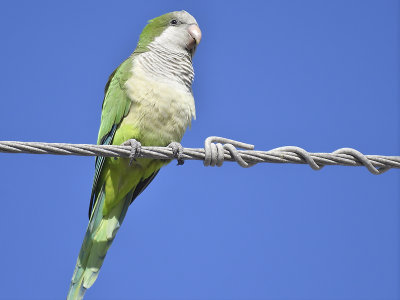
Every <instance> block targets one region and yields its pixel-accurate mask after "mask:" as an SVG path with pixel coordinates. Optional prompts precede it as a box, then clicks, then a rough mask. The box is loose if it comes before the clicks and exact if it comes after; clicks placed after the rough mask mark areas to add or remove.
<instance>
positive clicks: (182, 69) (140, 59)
mask: <svg viewBox="0 0 400 300" xmlns="http://www.w3.org/2000/svg"><path fill="white" fill-rule="evenodd" d="M135 61H136V63H139V64H140V65H141V67H142V68H143V70H145V71H146V72H148V74H149V75H150V76H152V77H154V78H155V79H158V80H163V81H170V82H172V83H175V84H178V85H181V86H182V87H183V88H185V89H187V90H188V91H191V89H192V82H193V79H194V71H193V66H192V59H191V56H190V54H189V53H186V51H185V52H173V51H171V50H170V49H167V48H165V47H163V46H162V45H161V44H159V43H156V42H152V43H150V44H149V45H148V51H147V52H144V53H140V54H138V56H137V57H136V58H135Z"/></svg>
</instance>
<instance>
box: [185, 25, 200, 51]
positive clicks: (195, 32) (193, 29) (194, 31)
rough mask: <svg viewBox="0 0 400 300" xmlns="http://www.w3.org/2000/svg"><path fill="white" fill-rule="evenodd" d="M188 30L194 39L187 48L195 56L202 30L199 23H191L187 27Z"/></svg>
mask: <svg viewBox="0 0 400 300" xmlns="http://www.w3.org/2000/svg"><path fill="white" fill-rule="evenodd" d="M187 31H188V33H189V34H190V36H191V37H192V41H191V42H190V43H189V45H188V46H187V48H188V50H189V52H190V55H191V56H192V57H193V55H194V52H195V51H196V47H197V45H198V44H199V43H200V41H201V30H200V27H199V26H198V25H197V24H191V25H189V27H188V28H187Z"/></svg>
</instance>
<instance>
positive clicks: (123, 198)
mask: <svg viewBox="0 0 400 300" xmlns="http://www.w3.org/2000/svg"><path fill="white" fill-rule="evenodd" d="M201 36H202V33H201V30H200V28H199V25H198V24H197V21H196V20H195V18H194V17H193V16H192V15H191V14H189V13H188V12H186V11H184V10H182V11H174V12H169V13H166V14H163V15H161V16H159V17H156V18H154V19H151V20H149V21H148V23H147V25H146V26H145V27H144V29H143V31H142V33H141V34H140V36H139V41H138V43H137V46H136V49H135V50H134V52H133V53H132V54H131V55H130V56H129V57H128V58H127V59H126V60H125V61H123V62H122V63H121V64H120V65H119V66H118V67H117V68H116V69H115V71H114V72H113V73H112V74H111V75H110V76H109V79H108V82H107V83H106V86H105V91H104V99H103V104H102V112H101V122H100V129H99V133H98V140H97V144H101V145H121V144H124V143H125V142H126V141H131V144H132V146H138V145H143V146H163V147H165V146H168V145H170V144H171V143H172V144H173V143H179V142H180V141H181V139H182V137H183V134H184V132H185V131H186V129H187V128H188V127H190V125H191V122H192V120H193V119H195V118H196V112H195V103H194V97H193V92H192V83H193V79H194V70H193V65H192V58H193V55H194V53H195V51H196V48H197V46H198V45H199V43H200V40H201ZM138 143H140V144H138ZM168 163H169V161H166V160H157V159H149V158H134V159H129V158H121V157H119V158H105V157H99V156H98V157H96V160H95V174H94V180H93V186H92V193H91V197H90V204H89V224H88V227H87V230H86V234H85V236H84V240H83V243H82V246H81V249H80V252H79V256H78V259H77V262H76V266H75V270H74V273H73V276H72V279H71V283H70V288H69V291H68V295H67V300H79V299H83V297H84V295H85V292H86V291H87V289H89V288H90V287H91V286H92V285H93V283H94V282H95V281H96V279H97V277H98V275H99V271H100V268H101V266H102V264H103V262H104V259H105V256H106V253H107V251H108V249H109V247H110V246H111V243H112V242H113V240H114V238H115V236H116V233H117V231H118V229H119V228H120V226H121V224H122V222H123V220H124V218H125V215H126V213H127V210H128V208H129V206H130V204H131V203H132V202H133V200H135V199H136V197H137V196H139V195H140V194H141V193H142V192H143V190H144V189H145V188H146V187H147V186H148V185H149V184H150V182H151V181H152V180H153V179H154V177H155V176H156V175H157V174H158V172H159V170H160V168H161V167H163V166H165V165H166V164H168Z"/></svg>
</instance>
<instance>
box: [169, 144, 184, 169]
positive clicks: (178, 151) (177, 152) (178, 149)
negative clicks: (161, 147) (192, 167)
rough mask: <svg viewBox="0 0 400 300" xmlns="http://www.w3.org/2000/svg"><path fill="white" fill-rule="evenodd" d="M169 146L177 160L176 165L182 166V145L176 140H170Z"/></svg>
mask: <svg viewBox="0 0 400 300" xmlns="http://www.w3.org/2000/svg"><path fill="white" fill-rule="evenodd" d="M168 147H169V148H171V149H172V154H173V155H174V157H175V158H176V160H177V161H178V164H177V165H178V166H182V165H183V164H184V163H185V161H184V160H183V158H182V155H183V147H182V145H181V144H180V143H178V142H172V143H170V144H169V145H168Z"/></svg>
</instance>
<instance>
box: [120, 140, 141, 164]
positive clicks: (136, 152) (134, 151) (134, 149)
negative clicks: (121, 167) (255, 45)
mask: <svg viewBox="0 0 400 300" xmlns="http://www.w3.org/2000/svg"><path fill="white" fill-rule="evenodd" d="M122 146H131V153H130V154H129V165H132V162H133V161H135V160H136V158H138V157H139V156H140V153H141V151H142V144H141V143H140V142H139V141H137V140H135V139H130V140H127V141H126V142H124V143H123V144H122Z"/></svg>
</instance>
